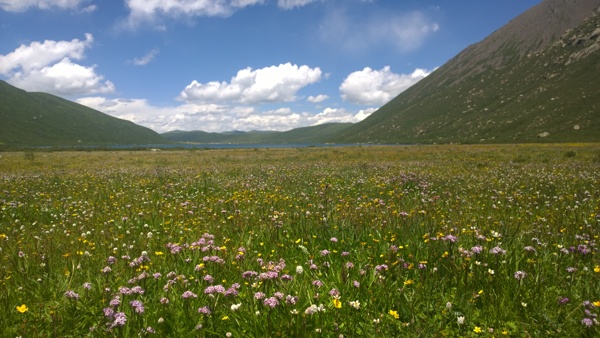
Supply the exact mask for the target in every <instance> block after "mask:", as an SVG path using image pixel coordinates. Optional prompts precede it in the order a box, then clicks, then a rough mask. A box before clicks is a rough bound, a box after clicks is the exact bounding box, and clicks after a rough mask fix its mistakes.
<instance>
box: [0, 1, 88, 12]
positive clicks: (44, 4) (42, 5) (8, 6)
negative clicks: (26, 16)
mask: <svg viewBox="0 0 600 338" xmlns="http://www.w3.org/2000/svg"><path fill="white" fill-rule="evenodd" d="M85 1H86V0H0V9H3V10H5V11H7V12H22V11H26V10H28V9H29V8H31V7H37V8H39V9H50V8H52V7H58V8H60V9H68V8H69V9H75V8H78V7H79V5H80V4H81V3H83V2H85ZM94 8H95V7H94Z"/></svg>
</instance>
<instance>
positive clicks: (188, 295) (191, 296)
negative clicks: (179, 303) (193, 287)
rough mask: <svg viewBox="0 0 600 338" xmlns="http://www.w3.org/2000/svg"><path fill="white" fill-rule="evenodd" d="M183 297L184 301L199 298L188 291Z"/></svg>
mask: <svg viewBox="0 0 600 338" xmlns="http://www.w3.org/2000/svg"><path fill="white" fill-rule="evenodd" d="M181 297H182V298H183V299H188V298H198V295H197V294H195V293H193V292H192V291H186V292H184V293H183V294H182V295H181Z"/></svg>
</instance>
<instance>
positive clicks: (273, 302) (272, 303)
mask: <svg viewBox="0 0 600 338" xmlns="http://www.w3.org/2000/svg"><path fill="white" fill-rule="evenodd" d="M263 304H265V305H266V306H268V307H270V308H271V309H274V308H275V307H276V306H277V305H279V300H277V298H276V297H270V298H267V299H265V300H264V301H263Z"/></svg>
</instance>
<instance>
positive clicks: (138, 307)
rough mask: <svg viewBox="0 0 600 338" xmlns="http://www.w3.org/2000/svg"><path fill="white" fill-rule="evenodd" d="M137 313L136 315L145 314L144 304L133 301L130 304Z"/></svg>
mask: <svg viewBox="0 0 600 338" xmlns="http://www.w3.org/2000/svg"><path fill="white" fill-rule="evenodd" d="M129 305H131V306H132V307H133V309H134V311H135V313H144V304H143V303H142V302H141V301H139V300H132V301H131V302H129Z"/></svg>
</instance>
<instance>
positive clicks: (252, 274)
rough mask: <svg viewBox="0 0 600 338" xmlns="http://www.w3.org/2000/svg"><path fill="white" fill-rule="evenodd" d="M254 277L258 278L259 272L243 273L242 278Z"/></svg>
mask: <svg viewBox="0 0 600 338" xmlns="http://www.w3.org/2000/svg"><path fill="white" fill-rule="evenodd" d="M254 276H258V272H256V271H246V272H244V273H242V278H251V277H254Z"/></svg>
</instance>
